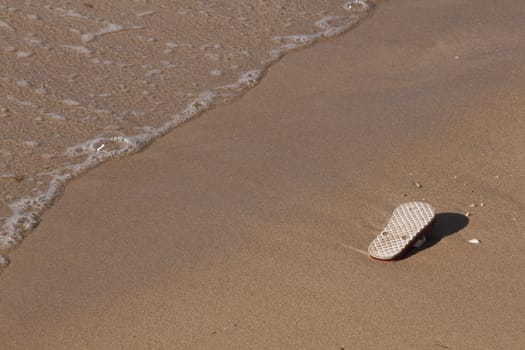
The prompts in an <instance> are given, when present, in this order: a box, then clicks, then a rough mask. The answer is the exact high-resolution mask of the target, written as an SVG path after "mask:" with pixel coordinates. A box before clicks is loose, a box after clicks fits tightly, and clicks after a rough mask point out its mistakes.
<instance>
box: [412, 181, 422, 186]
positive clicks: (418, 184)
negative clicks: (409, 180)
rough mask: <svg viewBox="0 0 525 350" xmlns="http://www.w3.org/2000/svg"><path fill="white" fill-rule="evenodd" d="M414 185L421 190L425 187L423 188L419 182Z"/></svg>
mask: <svg viewBox="0 0 525 350" xmlns="http://www.w3.org/2000/svg"><path fill="white" fill-rule="evenodd" d="M414 185H416V187H417V188H421V187H423V186H422V185H421V184H420V183H419V182H417V181H416V182H414Z"/></svg>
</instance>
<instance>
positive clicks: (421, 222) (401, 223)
mask: <svg viewBox="0 0 525 350" xmlns="http://www.w3.org/2000/svg"><path fill="white" fill-rule="evenodd" d="M434 217H435V211H434V208H433V207H432V206H431V205H430V204H428V203H425V202H410V203H404V204H401V205H400V206H399V207H397V208H396V209H395V210H394V212H393V213H392V217H391V218H390V220H389V221H388V223H387V224H386V226H385V228H384V229H383V231H381V233H380V234H379V235H377V237H376V238H375V239H374V240H373V241H372V242H371V243H370V245H369V246H368V254H370V256H371V257H372V258H374V259H379V260H394V259H396V258H398V257H400V256H401V255H403V254H404V253H405V252H406V251H407V250H408V249H410V248H411V247H413V246H414V245H415V244H418V245H422V244H423V242H420V241H421V240H422V239H424V233H425V231H426V230H427V229H428V228H429V227H430V226H431V225H432V223H433V222H434Z"/></svg>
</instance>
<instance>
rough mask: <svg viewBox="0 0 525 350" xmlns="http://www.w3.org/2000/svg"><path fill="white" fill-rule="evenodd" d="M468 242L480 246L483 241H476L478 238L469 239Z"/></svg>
mask: <svg viewBox="0 0 525 350" xmlns="http://www.w3.org/2000/svg"><path fill="white" fill-rule="evenodd" d="M468 242H469V243H472V244H480V243H481V241H480V240H479V239H476V238H473V239H469V240H468Z"/></svg>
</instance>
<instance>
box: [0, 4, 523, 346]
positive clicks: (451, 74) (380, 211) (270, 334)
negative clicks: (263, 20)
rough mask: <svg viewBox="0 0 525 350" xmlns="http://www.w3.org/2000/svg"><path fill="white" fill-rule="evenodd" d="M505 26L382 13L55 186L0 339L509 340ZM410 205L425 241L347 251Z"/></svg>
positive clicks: (518, 40)
mask: <svg viewBox="0 0 525 350" xmlns="http://www.w3.org/2000/svg"><path fill="white" fill-rule="evenodd" d="M524 15H525V5H523V4H522V3H521V2H519V1H510V0H509V1H498V2H497V3H496V2H494V1H485V0H482V1H476V4H475V6H473V5H472V2H469V1H452V0H445V1H439V2H433V3H430V2H426V1H408V0H407V1H404V0H398V1H386V2H384V3H381V4H380V6H379V7H378V10H377V12H376V13H375V14H374V16H373V17H372V18H370V19H367V20H366V21H365V22H364V23H362V24H361V25H360V26H358V27H357V28H356V29H355V30H352V31H351V32H350V33H348V34H346V35H344V36H343V37H340V38H337V39H336V40H331V41H329V42H324V43H321V44H318V45H316V46H315V47H314V48H311V49H308V50H303V51H300V52H297V53H294V54H292V55H290V56H287V57H286V58H285V59H283V61H282V62H281V63H279V64H277V65H276V66H274V67H273V68H272V69H271V70H270V72H269V74H268V76H267V77H266V78H265V80H264V81H263V82H262V83H261V84H260V85H259V86H257V87H256V88H255V89H253V90H252V91H250V92H249V93H248V94H247V95H245V96H244V97H243V98H241V99H240V100H238V101H236V102H235V103H232V104H230V105H226V106H222V107H219V108H217V109H215V110H213V111H210V112H209V113H205V114H204V115H203V116H201V117H200V118H198V119H196V120H193V121H191V122H189V123H187V124H185V125H183V126H182V127H179V128H178V129H176V130H175V131H173V132H172V133H170V134H169V135H167V136H165V137H163V138H162V139H160V140H158V141H157V142H156V143H155V144H154V145H152V146H151V147H150V148H149V149H147V150H146V151H145V152H142V153H140V154H137V155H134V156H132V157H128V158H125V159H122V160H116V161H111V162H109V163H107V164H104V165H103V166H101V167H99V168H97V169H94V170H93V171H90V172H89V173H88V174H86V175H85V176H83V177H82V178H80V179H79V180H76V181H74V182H73V183H72V184H70V185H69V186H68V187H67V190H66V193H65V195H64V196H63V197H62V198H61V199H60V200H59V201H58V203H57V204H56V205H55V206H54V207H53V208H52V209H50V210H49V211H48V212H47V213H46V214H45V216H44V221H43V223H42V224H41V225H40V226H39V227H38V228H37V229H36V230H35V231H34V232H33V233H32V235H31V236H30V237H29V238H28V239H26V241H25V242H24V244H23V245H22V247H20V248H19V249H18V250H16V251H15V252H14V253H13V254H12V260H13V263H12V266H11V267H10V268H9V269H7V271H6V272H4V273H3V275H2V276H1V279H2V280H1V283H2V286H1V287H0V314H1V315H2V322H1V323H0V340H1V342H2V348H5V349H30V348H38V349H96V348H106V349H120V348H126V349H148V348H149V349H341V348H342V347H344V348H345V349H372V348H373V349H447V348H448V349H521V348H523V345H524V344H525V336H524V335H523V329H525V321H524V320H523V317H522V316H523V310H524V309H525V304H524V301H523V300H524V298H523V296H524V293H525V292H524V291H525V283H524V282H523V279H522V275H523V273H522V268H521V267H522V266H523V264H524V262H525V258H524V255H523V250H524V248H525V237H524V235H523V218H524V195H525V187H524V185H523V183H524V181H523V180H524V178H523V174H524V170H525V169H524V165H523V164H525V162H524V160H525V159H524V156H523V154H524V152H523V150H524V149H525V147H524V146H525V142H524V139H523V130H524V127H525V125H524V123H525V122H524V121H525V118H524V115H523V114H524V112H523V111H525V98H524V95H523V93H522V92H523V91H524V88H525V82H524V79H523V78H524V77H525V71H524V68H525V66H524V65H523V54H524V53H525V43H524V42H523V40H522V38H523V37H525V27H524V26H523V17H524ZM415 183H419V184H420V185H421V186H416V185H415ZM411 200H425V201H428V202H430V203H432V205H433V206H434V207H435V208H436V210H437V213H438V217H437V220H438V221H437V222H436V228H435V229H434V231H433V235H432V237H431V240H430V243H429V244H428V245H427V249H423V250H421V251H419V252H417V253H416V254H412V255H411V256H409V257H408V258H407V259H404V260H401V261H398V262H396V263H378V262H374V261H372V260H370V259H369V258H368V257H367V256H365V255H363V254H360V253H359V252H358V250H363V251H365V250H366V247H367V245H368V243H369V242H370V241H371V240H372V239H373V237H374V236H375V234H377V233H378V232H379V230H381V228H382V226H383V225H384V224H385V223H386V221H387V220H388V217H389V216H390V214H391V211H392V210H393V209H394V208H395V207H396V206H397V205H398V204H399V203H400V202H403V201H411ZM481 203H483V206H481V205H480V204H481ZM471 204H476V206H475V207H471V206H470V205H471ZM467 211H469V212H471V213H472V215H471V216H469V217H468V218H466V217H465V216H463V215H461V214H464V213H465V212H467ZM467 221H468V222H467ZM50 237H53V239H52V240H51V239H50ZM472 238H476V239H479V240H480V241H481V244H479V245H474V244H469V243H468V242H467V240H468V239H472ZM348 247H353V248H355V249H350V248H348Z"/></svg>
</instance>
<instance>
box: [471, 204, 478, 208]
mask: <svg viewBox="0 0 525 350" xmlns="http://www.w3.org/2000/svg"><path fill="white" fill-rule="evenodd" d="M477 206H478V205H477V204H476V203H472V204H469V207H470V208H475V207H477Z"/></svg>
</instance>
